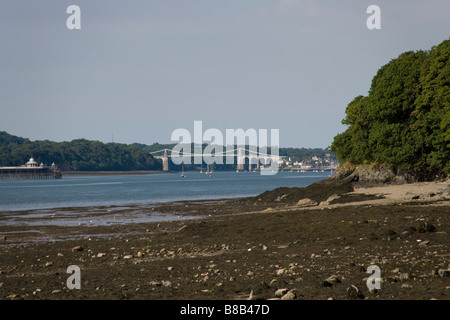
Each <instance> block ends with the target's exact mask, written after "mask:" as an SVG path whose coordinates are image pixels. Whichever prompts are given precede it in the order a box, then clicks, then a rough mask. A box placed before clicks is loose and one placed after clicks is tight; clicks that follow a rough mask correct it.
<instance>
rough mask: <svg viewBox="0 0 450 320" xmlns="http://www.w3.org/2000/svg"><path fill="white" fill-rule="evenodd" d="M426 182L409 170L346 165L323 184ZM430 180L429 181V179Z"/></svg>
mask: <svg viewBox="0 0 450 320" xmlns="http://www.w3.org/2000/svg"><path fill="white" fill-rule="evenodd" d="M421 180H424V179H423V177H419V176H418V175H417V174H415V173H413V172H412V171H409V170H401V169H396V168H389V167H385V166H381V165H349V164H344V165H341V166H340V167H338V168H337V169H336V173H335V174H334V175H333V176H330V177H328V178H327V179H325V180H323V181H322V182H323V183H334V184H335V183H351V184H355V185H359V186H376V185H382V184H403V183H413V182H418V181H421ZM427 180H428V179H427Z"/></svg>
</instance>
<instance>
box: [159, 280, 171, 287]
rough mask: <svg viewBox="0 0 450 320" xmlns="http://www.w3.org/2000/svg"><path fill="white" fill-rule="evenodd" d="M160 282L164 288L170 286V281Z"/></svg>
mask: <svg viewBox="0 0 450 320" xmlns="http://www.w3.org/2000/svg"><path fill="white" fill-rule="evenodd" d="M161 284H162V286H163V287H166V288H169V287H171V286H172V282H170V281H165V280H163V281H161Z"/></svg>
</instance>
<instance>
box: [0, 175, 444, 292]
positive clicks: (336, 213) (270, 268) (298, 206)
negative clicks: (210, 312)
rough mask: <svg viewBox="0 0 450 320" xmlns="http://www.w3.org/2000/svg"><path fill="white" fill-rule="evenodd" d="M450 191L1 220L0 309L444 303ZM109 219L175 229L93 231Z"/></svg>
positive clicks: (395, 190)
mask: <svg viewBox="0 0 450 320" xmlns="http://www.w3.org/2000/svg"><path fill="white" fill-rule="evenodd" d="M449 191H450V190H449V182H448V181H442V182H430V183H417V184H408V185H400V186H389V185H388V186H383V187H377V188H356V189H355V190H354V191H351V190H349V189H348V186H346V185H345V186H324V185H314V186H312V187H309V188H303V189H297V190H294V189H284V188H279V189H276V190H274V191H271V192H267V193H264V194H262V195H260V196H257V197H253V198H245V199H233V200H226V199H224V200H217V201H211V200H208V201H190V202H176V203H169V204H161V205H153V204H152V205H148V206H127V207H97V208H65V209H57V210H55V211H54V212H53V213H51V212H50V214H49V215H48V218H47V219H48V220H49V221H50V220H51V219H52V217H51V215H52V214H55V215H58V214H63V213H64V212H66V213H67V212H69V211H71V212H75V213H78V215H73V216H72V215H70V214H69V215H67V218H68V219H70V217H72V219H79V213H80V212H83V213H84V214H85V216H86V219H84V220H83V221H84V222H83V224H81V225H78V220H76V221H77V223H73V224H72V225H71V226H60V225H57V224H51V223H47V224H40V225H37V224H36V225H19V226H17V225H16V226H14V225H5V223H1V222H2V220H1V218H0V299H50V300H56V299H58V300H65V299H69V300H71V299H76V300H78V299H79V300H93V299H106V300H110V299H146V300H147V299H161V300H181V299H188V300H198V299H207V300H216V299H224V300H241V299H249V298H250V299H279V298H281V299H297V300H302V299H313V300H326V299H335V300H341V299H375V300H417V299H420V300H428V299H444V300H448V299H449V297H450V266H449V264H450V251H449V244H450V241H449V240H450V238H449V232H450V216H449V208H450V195H449ZM77 210H79V212H77ZM108 210H110V211H108ZM112 212H114V214H117V213H118V212H119V213H120V214H121V215H122V216H127V214H136V212H138V213H139V214H140V217H142V216H143V215H145V214H148V215H151V214H154V213H155V212H160V213H172V214H174V216H175V217H176V220H171V221H156V222H139V221H140V220H138V221H137V222H136V223H135V222H133V221H127V223H126V224H123V223H110V224H101V223H94V224H90V223H89V220H88V219H89V216H90V215H91V216H92V214H93V213H96V214H100V215H102V216H103V217H104V218H105V219H107V218H110V217H111V214H113V213H112ZM47 213H48V212H47ZM17 214H18V215H24V216H26V215H27V214H28V215H31V214H33V212H18V213H17ZM25 220H26V219H25ZM70 265H77V266H79V268H80V271H81V289H69V288H67V283H66V281H67V279H68V278H69V276H70V274H68V273H67V268H68V266H70ZM370 265H376V266H378V267H379V268H380V271H381V275H380V276H381V284H380V285H381V289H379V290H369V288H368V287H367V283H366V280H367V277H369V276H370V275H371V274H369V273H367V268H368V267H369V266H370ZM355 288H357V290H356V289H355ZM280 289H283V290H280Z"/></svg>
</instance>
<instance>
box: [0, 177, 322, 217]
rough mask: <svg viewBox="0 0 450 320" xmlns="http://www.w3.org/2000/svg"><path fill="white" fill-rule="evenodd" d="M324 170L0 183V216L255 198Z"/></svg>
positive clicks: (296, 184) (308, 181)
mask: <svg viewBox="0 0 450 320" xmlns="http://www.w3.org/2000/svg"><path fill="white" fill-rule="evenodd" d="M328 175H329V172H280V173H277V174H275V175H272V176H263V175H260V174H259V173H254V172H239V173H237V172H216V173H214V174H213V175H212V178H209V176H208V175H206V174H204V173H203V174H202V173H199V172H187V173H186V176H187V177H186V178H180V174H179V173H174V174H150V175H133V176H86V177H63V179H60V180H53V179H51V180H0V212H4V213H5V212H10V211H19V210H31V209H51V208H62V207H88V206H111V205H119V206H124V205H131V204H151V203H157V202H170V201H177V200H199V199H218V198H235V197H245V196H255V195H258V194H260V193H262V192H264V191H267V190H272V189H274V188H277V187H305V186H308V185H310V184H312V183H314V182H316V181H319V180H322V179H323V178H325V177H327V176H328Z"/></svg>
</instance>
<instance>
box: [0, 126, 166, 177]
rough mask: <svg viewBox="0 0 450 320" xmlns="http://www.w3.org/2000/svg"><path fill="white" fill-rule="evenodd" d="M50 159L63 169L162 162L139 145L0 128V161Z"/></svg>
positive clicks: (153, 167) (138, 167) (145, 165)
mask: <svg viewBox="0 0 450 320" xmlns="http://www.w3.org/2000/svg"><path fill="white" fill-rule="evenodd" d="M31 156H32V157H34V159H35V160H36V161H37V162H38V163H41V162H42V163H44V164H46V165H50V164H52V163H53V162H54V163H55V164H56V165H57V166H58V167H59V168H60V169H61V170H64V171H70V170H79V171H94V170H95V171H112V170H157V169H161V164H160V162H158V161H155V159H154V158H153V157H152V156H151V155H149V153H148V152H147V151H146V150H144V149H143V148H142V147H140V146H139V145H127V144H119V143H106V144H105V143H102V142H99V141H90V140H85V139H77V140H72V141H70V142H52V141H48V140H45V141H30V140H29V139H23V138H19V137H16V136H12V135H9V134H8V133H6V132H0V165H2V166H17V165H22V164H25V163H26V162H27V161H28V160H29V159H30V157H31Z"/></svg>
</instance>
